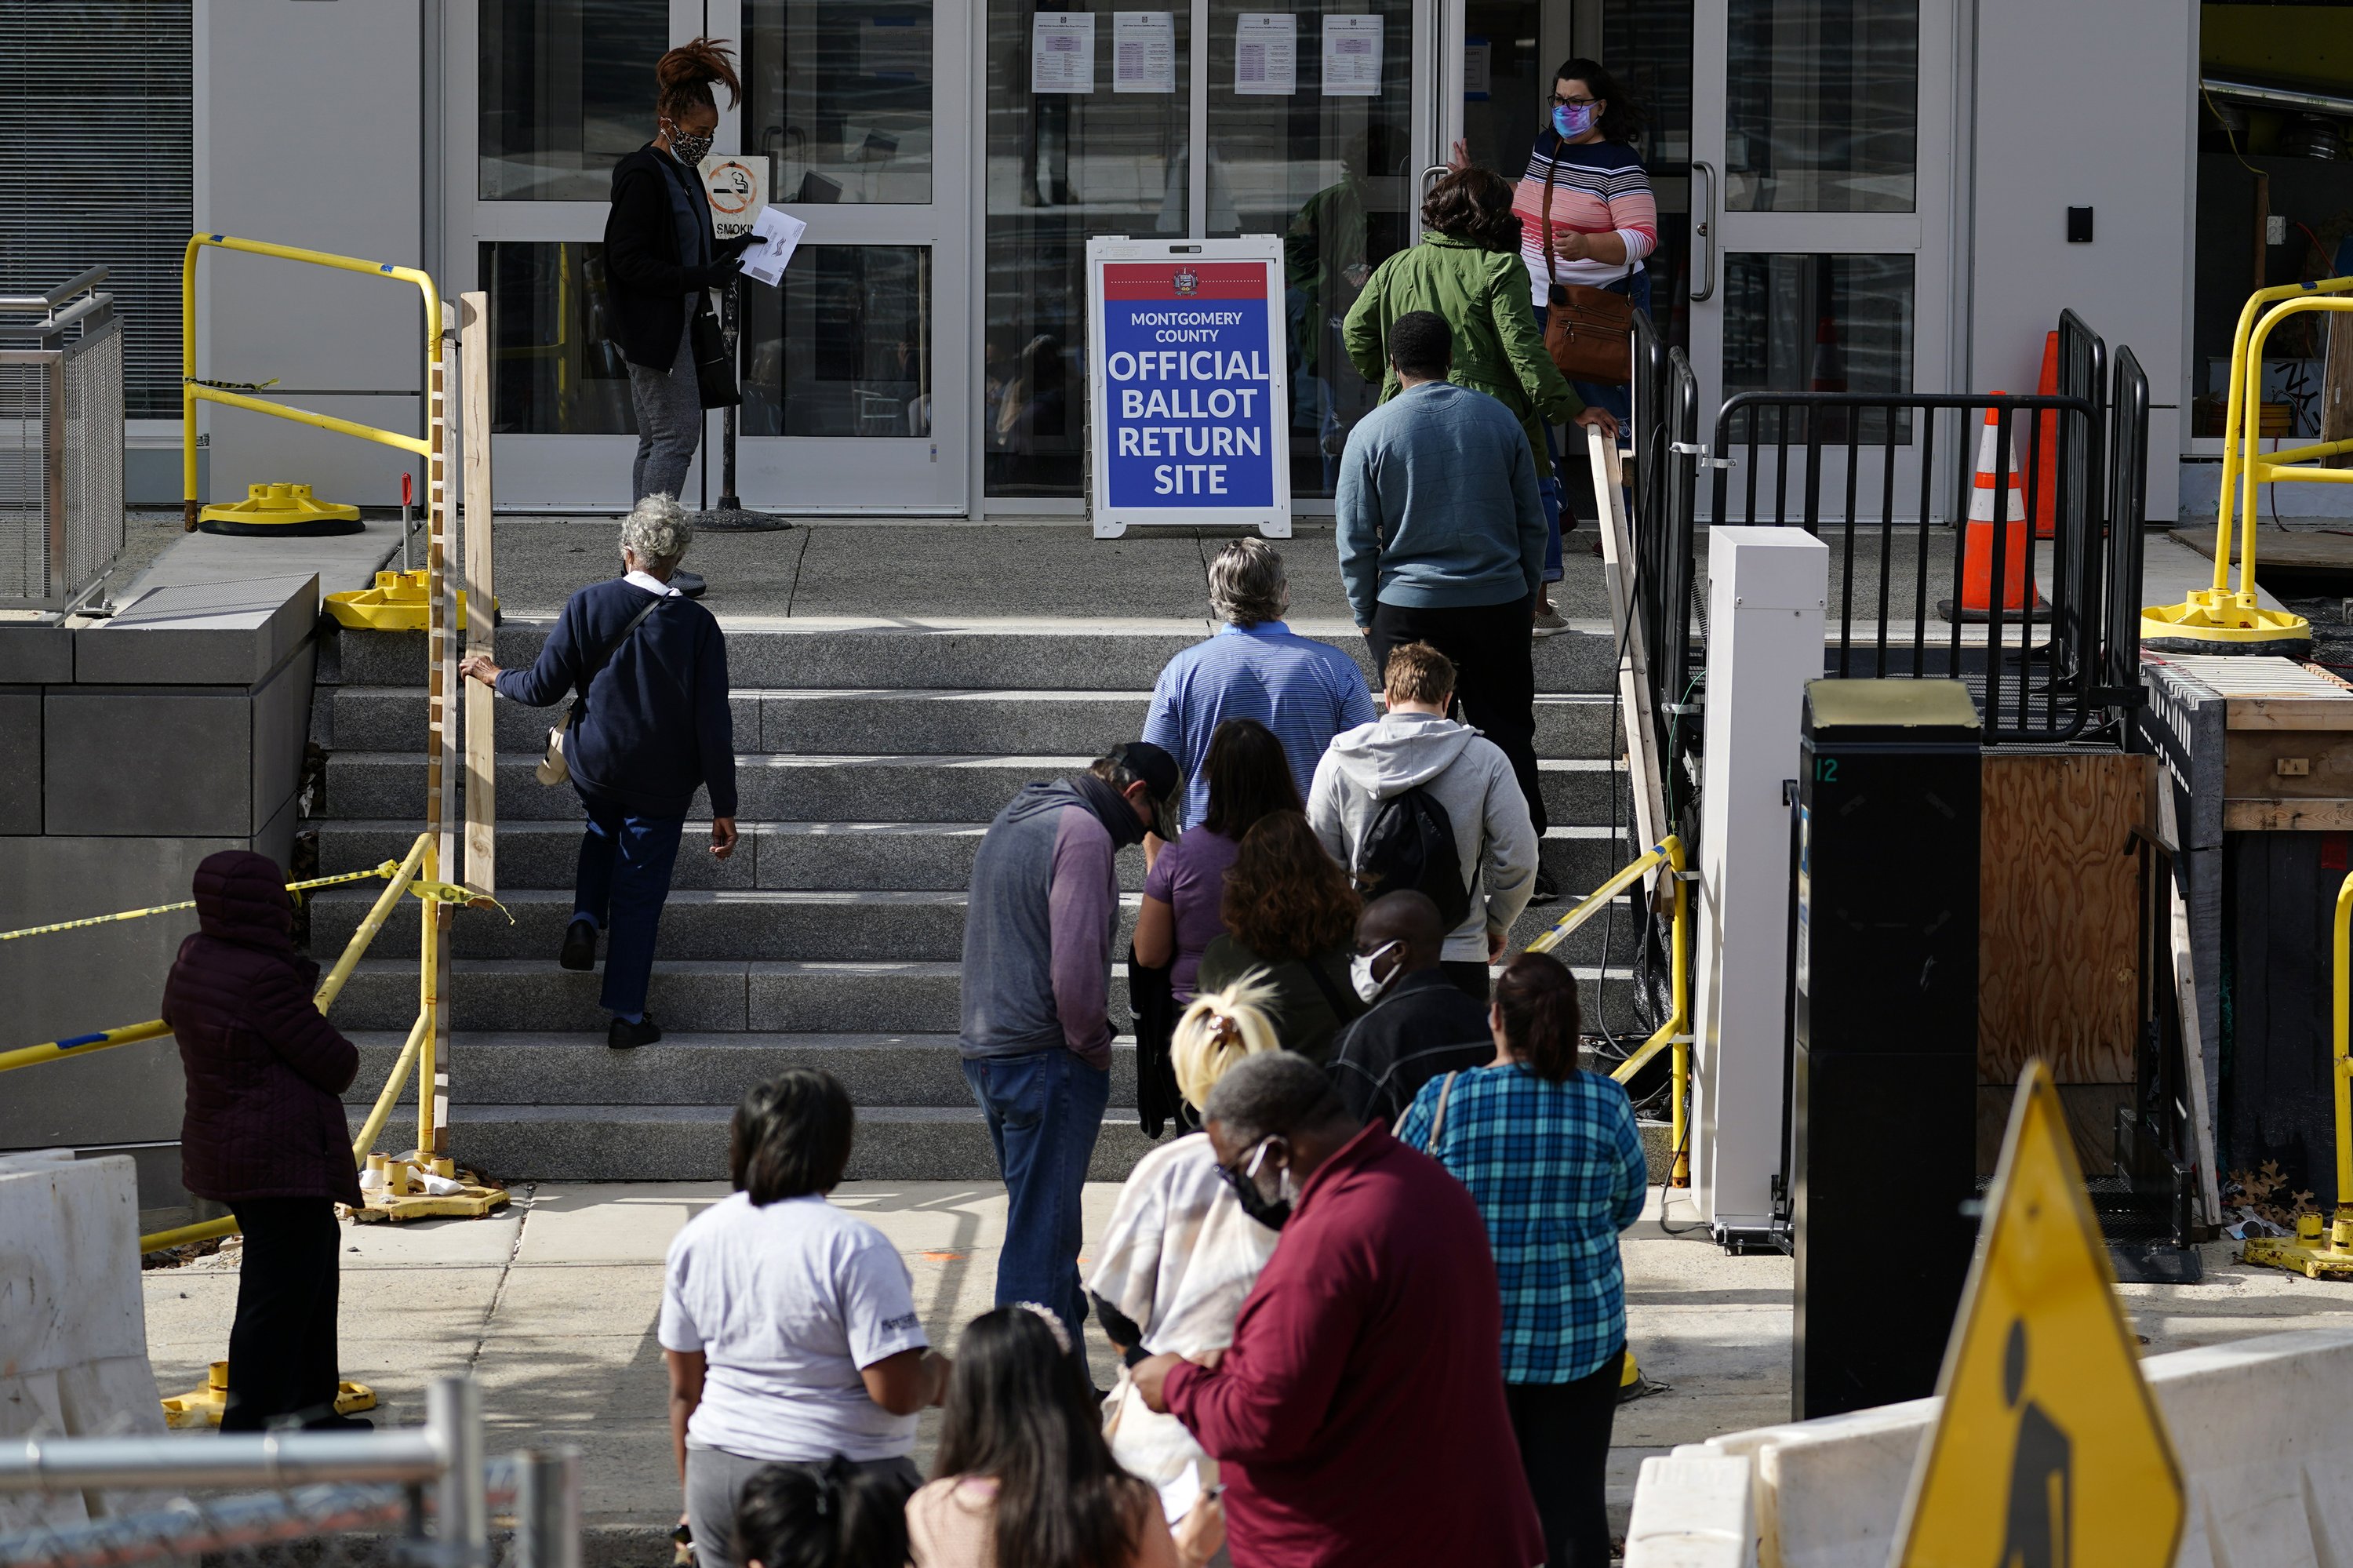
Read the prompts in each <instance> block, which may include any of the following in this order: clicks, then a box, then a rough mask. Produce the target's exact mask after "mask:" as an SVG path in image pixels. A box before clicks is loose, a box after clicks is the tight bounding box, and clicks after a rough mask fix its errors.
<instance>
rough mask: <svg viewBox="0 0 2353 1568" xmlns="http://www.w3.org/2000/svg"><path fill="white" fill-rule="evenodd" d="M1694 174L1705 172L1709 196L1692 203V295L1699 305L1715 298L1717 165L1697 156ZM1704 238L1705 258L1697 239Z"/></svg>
mask: <svg viewBox="0 0 2353 1568" xmlns="http://www.w3.org/2000/svg"><path fill="white" fill-rule="evenodd" d="M1692 173H1693V174H1694V175H1706V176H1707V199H1706V200H1705V201H1704V202H1699V201H1694V203H1692V240H1693V254H1692V275H1691V297H1692V302H1693V303H1694V304H1697V303H1698V302H1701V301H1703V300H1710V299H1714V298H1715V252H1716V238H1715V225H1716V210H1715V198H1716V178H1715V164H1704V163H1701V162H1699V161H1697V160H1696V159H1694V161H1693V163H1692ZM1701 240H1705V241H1706V242H1707V253H1706V255H1705V256H1704V257H1702V256H1701V255H1700V254H1699V250H1698V242H1699V241H1701Z"/></svg>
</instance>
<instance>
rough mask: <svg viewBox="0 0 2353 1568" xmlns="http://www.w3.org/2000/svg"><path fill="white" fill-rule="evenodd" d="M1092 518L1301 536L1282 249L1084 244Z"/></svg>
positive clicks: (1265, 238) (1264, 240) (1104, 522)
mask: <svg viewBox="0 0 2353 1568" xmlns="http://www.w3.org/2000/svg"><path fill="white" fill-rule="evenodd" d="M1087 321H1088V328H1089V330H1088V334H1087V339H1088V349H1087V427H1088V430H1087V460H1088V461H1087V466H1088V477H1087V510H1088V515H1089V517H1090V518H1091V520H1092V522H1093V524H1094V535H1095V537H1096V538H1098V539H1116V538H1118V537H1119V536H1120V535H1123V534H1124V533H1126V532H1127V530H1128V529H1129V528H1131V527H1134V526H1139V525H1142V526H1153V525H1160V526H1166V525H1171V524H1175V525H1180V526H1185V527H1240V528H1255V529H1257V530H1258V531H1259V533H1260V534H1261V535H1263V536H1265V537H1267V538H1270V539H1287V538H1289V537H1291V377H1290V375H1289V366H1288V364H1287V361H1286V356H1285V344H1286V342H1287V334H1285V332H1284V323H1285V317H1284V313H1283V281H1282V240H1280V239H1279V238H1275V237H1274V236H1272V235H1264V234H1260V235H1245V236H1243V237H1242V238H1237V239H1192V240H1181V239H1129V238H1124V237H1120V236H1116V235H1113V236H1106V237H1104V238H1097V239H1091V240H1089V241H1088V242H1087Z"/></svg>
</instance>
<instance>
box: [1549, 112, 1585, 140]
mask: <svg viewBox="0 0 2353 1568" xmlns="http://www.w3.org/2000/svg"><path fill="white" fill-rule="evenodd" d="M1593 118H1594V106H1593V105H1592V104H1589V103H1588V104H1587V105H1586V106H1585V107H1583V108H1582V109H1564V108H1562V107H1561V106H1560V105H1559V104H1557V103H1556V104H1554V105H1553V108H1552V128H1553V129H1554V130H1555V131H1557V132H1560V134H1561V138H1562V139H1563V140H1564V141H1575V140H1576V139H1577V137H1579V136H1582V135H1584V134H1585V133H1586V132H1588V131H1590V130H1592V129H1593Z"/></svg>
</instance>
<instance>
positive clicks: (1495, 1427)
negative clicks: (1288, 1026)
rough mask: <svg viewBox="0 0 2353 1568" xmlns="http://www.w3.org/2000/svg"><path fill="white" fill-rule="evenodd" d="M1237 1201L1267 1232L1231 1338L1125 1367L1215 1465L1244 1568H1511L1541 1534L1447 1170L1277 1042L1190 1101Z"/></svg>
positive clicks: (1491, 1297)
mask: <svg viewBox="0 0 2353 1568" xmlns="http://www.w3.org/2000/svg"><path fill="white" fill-rule="evenodd" d="M1203 1110H1204V1114H1205V1116H1206V1117H1207V1119H1208V1134H1209V1141H1210V1143H1211V1144H1212V1145H1213V1146H1214V1147H1215V1148H1216V1150H1217V1152H1218V1163H1219V1169H1220V1171H1221V1173H1222V1174H1223V1175H1224V1176H1225V1177H1226V1179H1227V1181H1229V1182H1230V1183H1231V1184H1232V1185H1233V1188H1234V1191H1235V1194H1236V1195H1237V1196H1238V1197H1239V1198H1240V1200H1241V1204H1242V1208H1243V1209H1244V1211H1245V1212H1247V1213H1251V1214H1253V1215H1254V1216H1256V1217H1258V1218H1260V1219H1261V1220H1263V1221H1264V1222H1265V1223H1266V1224H1275V1225H1281V1226H1282V1245H1281V1246H1279V1247H1277V1248H1275V1252H1274V1257H1273V1259H1272V1260H1271V1262H1269V1263H1268V1265H1267V1266H1266V1272H1265V1273H1263V1274H1261V1275H1260V1276H1259V1279H1258V1284H1257V1286H1256V1287H1254V1288H1252V1290H1251V1291H1250V1298H1249V1299H1247V1300H1245V1301H1244V1302H1243V1303H1242V1308H1241V1314H1240V1317H1239V1318H1238V1319H1236V1321H1235V1323H1234V1340H1233V1344H1232V1346H1231V1348H1229V1350H1227V1351H1225V1353H1224V1355H1223V1356H1222V1357H1220V1356H1218V1355H1215V1354H1211V1355H1209V1356H1207V1357H1204V1358H1203V1360H1202V1362H1201V1363H1200V1364H1196V1363H1194V1362H1192V1361H1187V1360H1185V1359H1183V1358H1181V1357H1178V1356H1173V1355H1158V1356H1154V1357H1152V1358H1151V1359H1150V1360H1148V1361H1144V1362H1141V1363H1140V1364H1138V1365H1137V1367H1136V1368H1135V1370H1134V1373H1133V1375H1134V1380H1135V1384H1136V1388H1137V1390H1138V1392H1139V1393H1142V1395H1143V1397H1144V1402H1145V1404H1147V1405H1148V1406H1150V1407H1151V1408H1152V1409H1154V1410H1168V1411H1173V1412H1174V1413H1175V1414H1176V1418H1177V1419H1178V1420H1180V1421H1182V1422H1184V1424H1185V1425H1186V1426H1187V1427H1188V1428H1189V1429H1190V1430H1191V1431H1192V1433H1193V1435H1194V1436H1195V1437H1196V1438H1198V1440H1199V1441H1200V1444H1201V1446H1202V1447H1204V1448H1206V1449H1207V1450H1208V1452H1209V1453H1210V1454H1211V1455H1213V1456H1214V1457H1216V1458H1217V1459H1218V1460H1219V1465H1220V1468H1219V1475H1220V1477H1221V1478H1222V1479H1223V1480H1224V1482H1225V1486H1226V1499H1225V1500H1226V1520H1227V1529H1228V1531H1229V1539H1230V1541H1231V1542H1232V1543H1233V1557H1234V1561H1235V1562H1236V1563H1250V1564H1251V1568H1324V1565H1326V1564H1342V1563H1345V1564H1348V1565H1349V1568H1364V1565H1378V1564H1391V1563H1394V1564H1397V1565H1398V1568H1409V1565H1410V1568H1427V1565H1429V1564H1432V1563H1462V1564H1465V1565H1466V1568H1531V1565H1532V1564H1535V1563H1542V1562H1543V1561H1544V1555H1545V1545H1544V1531H1543V1528H1542V1527H1541V1526H1540V1525H1539V1523H1538V1522H1537V1520H1536V1510H1535V1502H1534V1500H1533V1499H1530V1497H1529V1496H1528V1489H1527V1481H1526V1478H1525V1475H1524V1473H1523V1471H1522V1469H1521V1466H1520V1457H1519V1448H1518V1446H1517V1444H1516V1442H1515V1441H1514V1438H1513V1436H1512V1423H1511V1416H1510V1414H1508V1413H1507V1411H1506V1410H1505V1408H1504V1370H1503V1361H1502V1352H1501V1350H1500V1346H1501V1342H1502V1338H1503V1307H1502V1303H1501V1300H1500V1298H1499V1297H1498V1296H1497V1293H1496V1286H1495V1264H1494V1259H1493V1256H1492V1255H1490V1253H1489V1251H1488V1247H1487V1229H1486V1226H1485V1224H1483V1223H1482V1221H1481V1219H1480V1217H1479V1211H1478V1209H1477V1208H1476V1207H1475V1206H1474V1205H1473V1204H1472V1201H1471V1195H1470V1193H1469V1192H1465V1191H1464V1190H1463V1187H1462V1184H1461V1182H1459V1181H1456V1180H1455V1179H1454V1178H1453V1177H1452V1176H1451V1175H1449V1174H1447V1172H1446V1171H1445V1169H1444V1168H1443V1167H1442V1166H1440V1165H1439V1164H1437V1163H1436V1162H1435V1161H1433V1160H1430V1159H1429V1158H1428V1157H1427V1156H1425V1155H1423V1154H1421V1153H1419V1152H1418V1151H1416V1150H1410V1149H1408V1148H1406V1147H1405V1146H1404V1145H1403V1144H1400V1143H1398V1141H1397V1140H1396V1139H1393V1138H1391V1137H1390V1136H1389V1133H1388V1128H1385V1127H1383V1126H1382V1125H1381V1124H1380V1123H1378V1122H1374V1123H1372V1124H1371V1125H1369V1126H1366V1127H1364V1128H1358V1127H1357V1125H1356V1119H1355V1118H1353V1117H1351V1116H1349V1115H1348V1113H1347V1110H1346V1108H1345V1107H1344V1106H1343V1105H1342V1104H1341V1102H1340V1098H1339V1095H1338V1093H1337V1091H1336V1090H1335V1089H1334V1088H1333V1086H1332V1081H1331V1079H1330V1078H1329V1077H1328V1076H1326V1075H1324V1071H1323V1069H1321V1068H1320V1067H1317V1066H1316V1065H1314V1063H1313V1062H1310V1061H1308V1060H1307V1059H1306V1058H1305V1057H1303V1056H1296V1055H1293V1054H1291V1053H1289V1052H1287V1051H1276V1052H1271V1053H1269V1054H1265V1055H1262V1056H1253V1057H1251V1058H1250V1060H1248V1061H1246V1062H1244V1063H1242V1064H1241V1065H1239V1066H1237V1067H1235V1068H1234V1069H1233V1071H1231V1072H1229V1073H1228V1074H1227V1075H1225V1077H1224V1078H1222V1079H1220V1080H1219V1084H1218V1086H1217V1088H1216V1089H1215V1090H1214V1091H1213V1092H1212V1093H1211V1094H1210V1096H1209V1103H1208V1106H1206V1107H1203Z"/></svg>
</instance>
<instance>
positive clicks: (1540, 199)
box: [1457, 58, 1659, 630]
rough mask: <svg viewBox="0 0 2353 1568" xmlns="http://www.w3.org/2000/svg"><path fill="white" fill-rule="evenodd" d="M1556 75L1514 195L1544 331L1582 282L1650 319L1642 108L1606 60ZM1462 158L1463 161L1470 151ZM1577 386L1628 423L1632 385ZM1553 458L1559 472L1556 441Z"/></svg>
mask: <svg viewBox="0 0 2353 1568" xmlns="http://www.w3.org/2000/svg"><path fill="white" fill-rule="evenodd" d="M1553 74H1554V77H1555V80H1554V82H1553V84H1552V101H1551V102H1550V103H1549V104H1548V105H1546V126H1545V128H1544V130H1543V131H1541V132H1538V133H1537V135H1536V140H1535V146H1534V147H1532V148H1530V149H1529V150H1528V169H1527V173H1526V174H1525V175H1521V176H1520V183H1519V186H1518V188H1517V189H1516V190H1514V192H1513V193H1512V210H1513V211H1514V212H1516V213H1518V214H1519V216H1520V260H1521V261H1522V262H1523V263H1525V265H1526V267H1527V270H1528V298H1529V300H1530V302H1532V303H1533V304H1534V305H1535V318H1536V330H1537V331H1538V332H1542V331H1543V330H1544V324H1545V308H1546V302H1547V301H1548V300H1549V299H1550V298H1551V296H1552V286H1553V285H1554V284H1555V283H1561V284H1565V285H1566V284H1578V283H1581V284H1584V285H1585V286H1587V287H1588V288H1596V289H1607V290H1609V291H1610V292H1611V293H1613V294H1624V295H1625V296H1627V298H1629V299H1630V300H1631V301H1632V302H1633V304H1634V308H1635V309H1636V310H1638V311H1641V312H1642V313H1644V314H1645V315H1647V314H1649V313H1650V310H1651V279H1650V274H1649V273H1648V272H1646V271H1644V270H1643V268H1642V258H1644V257H1645V256H1648V255H1649V254H1650V253H1651V251H1652V250H1653V249H1657V247H1658V243H1659V204H1658V201H1657V199H1656V198H1655V197H1654V196H1651V177H1650V176H1649V175H1646V174H1644V173H1643V172H1642V163H1641V156H1640V154H1637V153H1636V151H1635V150H1634V146H1633V140H1634V136H1635V134H1636V132H1640V131H1641V128H1642V116H1641V111H1640V110H1639V109H1638V108H1636V106H1635V104H1634V101H1633V100H1632V99H1631V98H1630V97H1629V96H1627V93H1626V90H1625V89H1624V88H1622V87H1620V85H1619V84H1618V81H1617V79H1615V78H1614V77H1612V76H1611V75H1610V74H1609V72H1608V71H1606V70H1604V69H1602V68H1601V65H1600V63H1599V61H1596V60H1588V59H1582V58H1580V59H1572V60H1568V61H1566V62H1564V63H1563V64H1562V66H1561V68H1560V69H1559V70H1557V71H1556V72H1554V73H1553ZM1457 158H1458V161H1460V160H1461V152H1460V149H1458V152H1457ZM1547 236H1549V238H1550V239H1551V244H1550V246H1549V247H1547V246H1546V243H1545V241H1546V238H1547ZM1571 385H1572V386H1574V387H1576V388H1577V397H1580V398H1582V399H1583V400H1584V401H1585V404H1586V406H1587V407H1588V408H1607V409H1608V410H1609V412H1610V414H1611V415H1612V416H1613V417H1615V418H1616V419H1617V421H1618V422H1619V423H1620V425H1623V424H1625V423H1626V422H1627V420H1628V418H1629V416H1630V414H1631V412H1632V403H1631V401H1630V397H1629V394H1628V389H1627V388H1626V387H1622V386H1603V385H1600V384H1599V383H1595V382H1587V381H1578V382H1573V383H1571ZM1552 457H1553V462H1554V465H1555V468H1556V470H1557V467H1558V464H1559V461H1560V452H1559V450H1558V447H1557V445H1556V446H1555V448H1554V450H1553V453H1552ZM1559 483H1560V482H1559V481H1558V479H1557V477H1556V479H1555V482H1554V484H1553V485H1552V486H1551V487H1550V488H1547V489H1546V491H1545V497H1544V500H1545V511H1546V516H1547V518H1548V519H1549V521H1550V522H1551V523H1552V524H1553V530H1552V535H1553V536H1552V545H1551V547H1550V548H1549V549H1548V550H1547V551H1546V556H1545V580H1546V582H1548V583H1551V582H1557V581H1559V580H1560V572H1561V567H1560V528H1559V524H1560V518H1561V504H1560V503H1561V494H1562V492H1561V490H1560V488H1559ZM1540 488H1542V487H1540ZM1563 624H1565V623H1564V622H1563V621H1562V620H1560V618H1559V616H1558V614H1557V612H1556V611H1555V610H1554V609H1553V608H1552V605H1551V603H1550V598H1549V595H1547V596H1546V598H1545V599H1540V600H1539V601H1538V603H1537V605H1536V625H1537V627H1538V628H1539V629H1542V630H1559V629H1560V627H1561V626H1562V625H1563Z"/></svg>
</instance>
